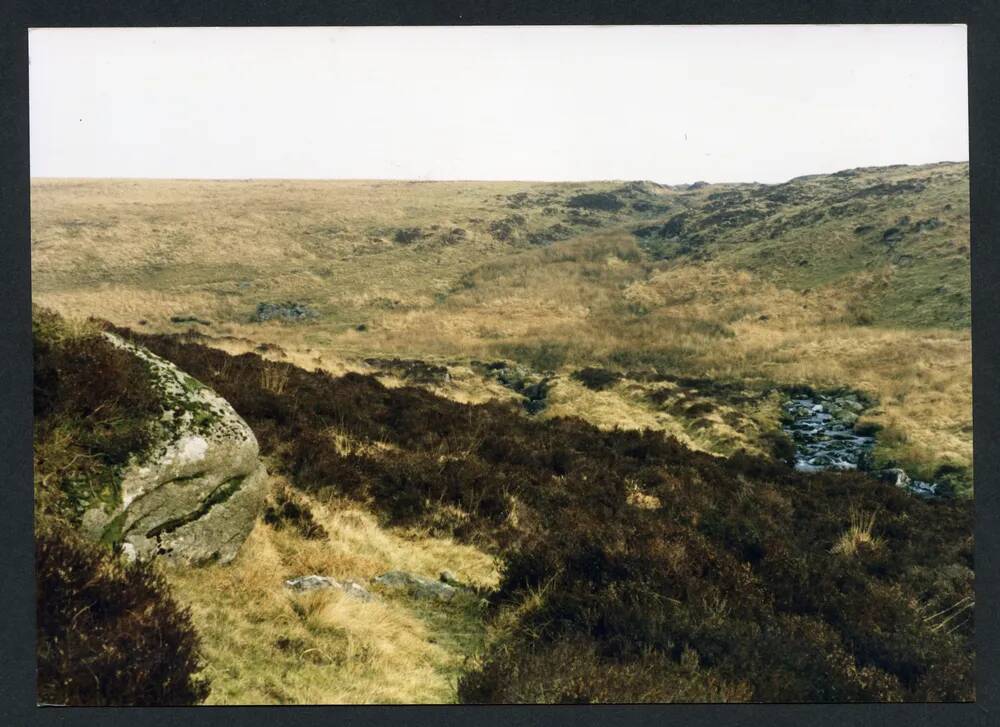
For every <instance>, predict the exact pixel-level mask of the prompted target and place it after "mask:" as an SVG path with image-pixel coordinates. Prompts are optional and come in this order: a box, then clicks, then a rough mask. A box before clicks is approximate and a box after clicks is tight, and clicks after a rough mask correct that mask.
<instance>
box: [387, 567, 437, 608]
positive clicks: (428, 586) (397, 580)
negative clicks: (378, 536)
mask: <svg viewBox="0 0 1000 727" xmlns="http://www.w3.org/2000/svg"><path fill="white" fill-rule="evenodd" d="M373 582H374V583H376V584H378V585H380V586H384V587H386V588H392V589H406V591H407V592H408V593H410V594H411V595H413V596H416V597H417V598H434V599H437V600H439V601H450V600H451V599H452V598H454V597H455V588H454V586H451V585H449V584H447V583H443V582H441V581H434V580H431V579H430V578H424V577H422V576H417V575H413V574H412V573H407V572H406V571H398V570H394V571H389V572H388V573H383V574H382V575H380V576H376V577H375V578H374V579H373Z"/></svg>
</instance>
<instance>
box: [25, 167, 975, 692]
mask: <svg viewBox="0 0 1000 727" xmlns="http://www.w3.org/2000/svg"><path fill="white" fill-rule="evenodd" d="M967 174H968V170H967V165H965V164H938V165H929V166H925V167H891V168H881V169H863V170H850V171H846V172H841V173H838V174H835V175H825V176H815V177H806V178H800V179H797V180H792V181H791V182H789V183H787V184H783V185H752V184H739V185H703V184H700V183H699V184H694V185H684V186H680V187H665V186H661V185H656V184H653V183H650V182H629V183H620V182H607V183H586V184H528V183H523V184H522V183H404V182H322V183H321V182H194V181H171V182H155V181H131V180H113V181H100V180H35V181H34V183H33V207H32V215H33V230H32V254H33V271H34V272H33V282H34V297H35V301H36V303H39V304H40V305H42V306H44V307H47V308H50V309H53V310H55V311H58V312H60V313H62V314H63V316H64V317H65V318H64V319H61V318H60V317H59V316H53V315H52V314H51V313H48V312H46V311H45V310H43V309H42V308H39V309H37V310H36V311H35V316H34V317H35V324H36V326H35V327H36V330H35V339H36V347H35V357H36V360H35V367H36V391H35V401H36V428H35V438H36V440H35V459H36V461H35V474H36V503H37V506H38V514H37V517H38V523H39V527H38V533H39V539H38V548H39V550H38V553H39V555H38V557H39V564H40V566H39V571H38V573H39V578H40V581H39V588H40V593H44V592H47V591H46V589H48V590H49V591H51V590H53V589H57V590H60V592H63V593H65V594H67V598H65V599H57V600H52V599H44V598H43V599H41V600H40V602H39V608H40V611H39V615H40V621H39V623H40V633H39V643H40V649H42V646H41V645H44V649H42V650H41V651H40V663H41V664H42V666H43V673H44V677H43V679H42V682H41V683H42V684H43V685H44V686H45V687H46V688H48V689H49V691H48V692H44V691H43V695H44V694H48V695H50V696H49V697H47V698H48V699H51V700H53V701H65V700H68V701H70V702H73V703H95V702H94V700H95V696H94V695H93V694H91V693H89V692H88V689H89V686H88V684H89V682H88V680H87V679H86V674H87V673H95V670H96V671H97V672H98V673H101V674H102V675H103V677H102V684H103V685H104V687H103V691H102V693H101V695H99V696H98V697H96V700H97V702H98V703H106V704H108V703H111V704H117V703H129V702H130V701H131V703H157V701H159V702H161V703H162V702H170V703H188V702H197V701H202V700H204V701H207V702H208V703H228V704H234V703H310V702H314V703H324V702H326V703H333V702H436V701H437V702H439V701H454V700H459V701H467V702H481V701H486V702H535V701H540V702H549V701H577V702H578V701H584V702H586V701H696V702H697V701H871V700H876V701H878V700H900V699H903V700H918V701H920V700H932V701H933V700H956V699H970V698H972V697H973V694H974V692H973V687H972V678H971V675H972V664H973V651H972V643H973V642H972V638H973V632H974V624H973V622H972V618H971V615H970V613H971V611H970V609H971V604H972V602H973V601H972V599H973V595H972V583H973V572H972V568H973V561H972V552H973V545H972V536H971V522H972V521H971V518H972V508H971V500H969V499H968V498H966V497H961V496H963V495H968V494H970V493H971V489H972V472H971V468H970V464H971V381H970V378H971V371H970V351H969V345H970V339H969V330H968V324H969V270H968V190H967V182H968V180H967ZM87 316H93V317H95V318H97V319H100V320H92V321H90V322H84V321H83V319H84V318H86V317H87ZM101 328H104V329H105V330H110V331H114V332H115V333H116V334H118V335H119V336H122V337H124V338H126V339H130V340H131V341H133V342H134V343H136V344H140V345H142V346H145V347H146V348H148V349H149V350H150V351H152V352H153V353H155V354H157V355H159V356H161V357H163V358H164V359H165V360H167V361H170V362H173V363H174V364H176V365H177V366H179V367H180V368H181V369H182V370H183V371H185V372H187V373H188V374H190V375H191V376H193V377H195V379H196V380H197V381H198V382H200V383H201V384H204V385H206V386H208V387H210V388H211V389H213V390H215V391H216V392H217V393H218V394H220V395H222V396H223V397H224V398H225V399H226V400H227V401H228V402H229V403H230V404H231V405H232V406H233V408H234V409H235V411H236V412H237V413H238V414H239V415H240V416H241V417H242V418H243V419H244V420H245V421H246V423H247V425H248V426H249V427H250V428H251V429H252V430H253V432H254V435H255V437H256V439H257V440H258V442H259V444H260V452H261V455H262V457H263V458H264V461H265V463H266V465H267V470H268V471H269V472H270V473H271V475H270V480H269V483H268V495H267V497H268V500H267V503H268V504H267V508H266V510H265V512H264V516H263V518H262V520H260V521H258V522H257V524H256V526H255V527H254V529H253V531H252V532H251V534H250V537H249V538H248V539H247V541H246V542H245V543H244V544H243V546H242V548H241V549H240V551H239V554H238V555H237V557H236V559H235V560H234V561H233V562H232V563H230V564H227V565H222V564H209V565H206V566H203V567H199V568H188V569H170V568H161V567H160V566H159V565H158V564H157V563H154V564H153V565H152V566H146V565H137V566H134V567H133V566H129V567H127V568H123V567H122V566H119V565H114V563H115V561H114V560H113V559H114V557H115V556H114V555H113V553H115V552H116V551H117V550H118V549H120V548H121V543H117V542H105V543H103V544H102V545H100V546H86V545H84V544H82V543H77V540H78V538H77V536H76V535H74V534H73V532H74V531H75V530H77V529H79V528H80V525H81V523H80V522H79V520H80V513H82V512H84V511H85V510H86V509H87V507H88V506H89V505H88V503H89V501H90V499H92V498H93V497H97V498H98V499H100V497H101V496H104V495H106V494H107V492H108V491H109V488H110V491H111V492H114V490H115V486H116V485H115V483H116V482H117V481H118V479H117V478H119V475H118V474H116V473H118V472H119V471H120V468H121V467H122V466H123V465H124V464H125V463H126V462H128V461H129V458H130V456H131V454H130V453H132V452H134V451H139V450H141V449H142V447H143V446H145V444H144V442H145V441H146V440H145V437H146V434H144V432H145V424H144V423H143V422H146V421H147V420H148V418H149V417H150V416H156V412H157V411H158V407H159V406H160V403H158V402H157V401H156V400H155V397H152V398H151V397H150V393H149V391H148V386H147V385H146V384H145V383H144V382H143V379H144V376H145V374H144V373H143V371H142V369H141V367H139V368H136V365H135V362H134V361H130V360H128V357H124V358H123V357H122V355H121V354H120V353H116V352H115V351H114V350H113V349H109V348H108V346H107V344H106V343H104V342H102V341H104V339H103V338H102V337H101V336H100V335H99V331H100V329H101ZM90 380H93V382H94V384H95V385H88V383H87V382H88V381H90ZM824 397H825V398H824ZM790 400H792V402H791V403H790ZM814 401H822V402H823V403H824V406H825V407H827V408H828V410H829V411H830V412H831V413H832V414H831V415H832V416H833V419H832V420H831V421H833V422H834V423H835V424H836V429H833V428H831V429H828V430H827V431H828V432H829V433H831V434H834V433H835V432H836V437H838V438H844V439H849V440H852V441H853V440H865V438H867V437H872V436H874V438H875V448H874V451H873V452H872V453H871V455H870V456H869V455H864V456H865V457H867V458H868V459H866V461H865V463H864V468H867V469H870V470H872V471H874V472H879V471H888V470H887V468H889V467H892V466H902V467H905V469H906V470H907V471H908V472H909V473H910V474H912V475H914V476H915V477H919V478H922V479H925V480H933V481H934V482H935V483H936V484H937V485H938V486H939V490H938V491H939V493H942V494H951V493H953V494H957V495H959V496H960V497H958V498H957V499H956V498H951V497H945V498H931V499H928V500H925V499H923V498H921V497H917V496H915V495H914V494H912V493H910V492H907V491H906V490H905V489H903V488H899V487H893V486H892V485H891V484H885V483H881V482H879V481H878V480H877V479H875V478H873V477H872V476H870V475H869V474H864V473H851V472H849V473H834V472H819V473H817V474H803V473H800V472H796V471H795V470H794V469H793V468H792V467H790V464H791V463H792V461H793V458H794V455H795V446H794V444H793V441H792V439H791V436H792V435H794V436H796V437H798V434H797V433H796V432H797V429H796V428H797V427H799V428H800V425H801V424H802V423H803V422H805V421H816V420H819V419H821V418H822V417H824V416H826V415H825V414H824V413H822V412H821V413H819V414H817V413H816V412H815V411H813V410H811V409H810V408H809V407H806V410H805V414H802V413H801V412H798V411H797V409H801V408H802V405H801V403H802V402H807V403H809V404H811V403H812V402H814ZM795 402H799V403H798V404H796V403H795ZM852 430H853V432H852ZM797 441H799V444H800V446H801V440H797ZM866 441H870V440H866ZM713 455H722V456H721V457H719V456H713ZM112 535H113V534H112ZM112 540H113V538H112ZM95 547H96V548H97V550H95V549H94V548H95ZM109 558H111V559H112V560H110V561H109V560H108V559H109ZM67 561H68V562H71V563H73V568H71V569H68V570H67V568H66V567H65V564H66V562H67ZM95 569H96V571H95V572H99V573H101V574H102V575H101V578H100V579H97V580H96V581H95V580H93V579H90V580H88V578H87V577H85V574H86V573H87V572H91V571H94V570H95ZM393 570H402V571H407V572H411V573H416V574H418V575H421V576H425V577H429V578H432V579H433V578H436V577H437V575H438V573H439V572H441V571H448V572H449V576H448V578H449V579H450V580H451V582H453V583H455V584H456V585H455V589H457V590H456V592H457V594H458V595H457V596H455V598H454V599H453V600H451V601H449V602H447V603H435V602H428V601H426V600H424V599H422V598H420V597H418V596H417V595H416V594H415V593H414V592H395V591H392V589H387V588H385V587H383V586H380V585H379V584H378V581H377V579H376V578H375V577H376V576H377V575H378V574H379V573H386V572H390V571H393ZM67 573H69V574H70V576H67ZM309 573H315V574H323V575H326V576H329V577H333V578H336V579H337V580H339V581H342V582H344V583H352V582H357V583H363V584H366V587H367V588H369V589H371V596H372V599H371V600H367V601H366V600H361V601H359V600H355V599H352V598H351V597H349V596H347V595H345V594H344V593H341V592H340V591H335V590H326V591H321V592H318V593H305V594H301V595H295V594H294V593H290V592H289V591H288V589H287V588H285V587H283V585H282V583H283V581H284V580H285V579H287V578H295V577H298V576H303V575H306V574H309ZM67 577H72V578H76V579H77V580H76V581H73V582H71V583H70V582H65V579H66V578H67ZM81 589H82V590H81ZM95 598H96V599H98V602H99V603H102V604H104V605H102V607H101V608H99V609H93V608H91V609H90V610H89V611H88V613H90V614H91V616H88V619H90V620H89V621H88V629H91V630H89V631H87V633H86V634H79V635H80V636H82V637H86V638H81V639H79V641H78V642H74V641H73V640H70V641H68V642H67V641H65V640H63V638H62V636H60V634H63V635H64V634H65V633H66V632H65V629H66V628H68V627H67V624H69V623H71V622H72V621H73V619H75V618H76V616H75V614H76V612H77V607H76V606H74V605H73V604H77V603H83V601H87V602H90V601H89V600H88V599H95ZM81 599H83V600H81ZM149 603H155V604H159V606H158V607H157V608H153V609H151V610H150V609H145V606H144V604H149ZM60 604H61V605H60ZM138 613H142V614H145V616H143V617H142V618H140V619H138V620H137V619H136V618H135V617H134V614H138ZM102 618H103V619H105V620H104V621H102V620H101V619H102ZM115 619H119V620H115ZM130 619H131V620H130ZM143 619H145V620H143ZM51 629H54V630H51ZM123 629H124V630H123ZM71 633H77V631H74V630H71ZM104 639H111V640H112V641H113V643H114V644H115V646H114V647H113V648H108V645H107V644H108V642H106V641H104ZM163 639H166V641H167V642H169V643H171V644H177V654H178V659H177V660H176V661H175V662H174V663H171V662H170V661H169V660H167V659H165V658H164V656H163V651H162V650H158V649H156V648H150V646H151V645H153V644H155V643H160V642H161V641H162V640H163ZM130 644H131V645H130ZM71 646H72V647H73V648H75V649H77V651H76V652H75V653H76V656H73V654H72V653H71V652H70V650H69V647H71ZM81 655H83V657H82V656H81ZM122 664H126V665H127V668H125V669H124V671H123V670H122V668H121V665H122ZM45 670H47V671H45ZM88 670H89V671H88ZM67 675H68V676H67ZM77 675H79V676H80V677H81V678H82V679H77V678H76V677H77Z"/></svg>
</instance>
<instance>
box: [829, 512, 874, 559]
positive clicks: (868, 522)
mask: <svg viewBox="0 0 1000 727" xmlns="http://www.w3.org/2000/svg"><path fill="white" fill-rule="evenodd" d="M875 515H876V513H874V512H869V513H866V512H864V511H863V510H852V511H851V525H850V527H849V528H848V529H847V530H846V531H845V532H844V534H843V535H841V536H840V537H839V538H838V539H837V542H836V543H834V544H833V547H832V548H831V549H830V552H831V553H836V554H838V555H843V556H846V557H852V556H855V555H857V554H858V553H859V552H860V551H862V550H866V549H867V550H878V549H879V548H881V547H882V541H881V540H880V539H879V538H878V537H876V536H874V535H872V530H873V529H874V527H875Z"/></svg>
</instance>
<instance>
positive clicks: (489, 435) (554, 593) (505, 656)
mask: <svg viewBox="0 0 1000 727" xmlns="http://www.w3.org/2000/svg"><path fill="white" fill-rule="evenodd" d="M119 333H121V334H122V335H131V336H133V338H134V340H136V341H139V342H141V343H142V344H144V345H146V346H148V347H150V348H151V349H152V350H153V351H155V352H156V353H158V354H159V355H162V356H164V357H166V358H168V359H170V360H172V361H174V362H175V363H177V364H178V365H179V366H181V367H182V368H183V369H184V370H186V371H188V372H190V373H192V374H193V375H195V376H196V377H197V378H198V379H199V380H201V381H203V382H205V383H206V384H208V385H210V386H212V387H213V388H214V389H216V390H217V391H218V392H219V393H221V394H222V395H224V396H225V397H226V398H227V399H228V400H229V401H230V402H231V403H232V404H233V406H234V407H235V408H236V409H237V411H239V412H240V414H241V415H242V416H243V417H244V418H245V419H246V420H247V422H248V423H249V424H250V425H251V427H252V428H253V429H254V432H255V434H256V436H257V438H258V440H259V441H260V444H261V451H262V452H263V453H264V454H266V455H267V456H268V457H270V458H271V463H272V467H273V468H274V469H275V470H277V471H278V472H279V473H280V474H281V475H282V476H284V477H286V478H287V479H288V481H289V482H290V483H291V484H292V485H293V486H294V487H295V488H298V489H299V490H301V491H304V492H307V493H309V497H310V498H311V500H312V501H313V502H320V503H325V504H324V505H323V506H322V507H321V508H317V512H318V513H319V514H318V515H317V516H316V519H317V520H318V522H319V523H320V524H322V525H323V526H324V530H325V534H324V535H322V536H320V537H319V538H316V539H314V540H311V541H308V542H307V541H305V540H303V539H302V538H300V537H294V536H293V537H290V536H289V535H288V534H286V532H285V531H280V530H279V531H272V530H270V529H267V528H262V529H261V532H260V533H258V534H257V535H256V536H255V538H253V539H252V540H251V542H250V544H249V545H248V546H247V548H246V550H245V551H244V553H243V554H242V556H241V560H240V561H239V562H238V563H237V565H236V566H235V569H228V568H216V569H209V570H205V571H199V572H193V573H188V574H180V575H179V576H177V577H176V578H175V580H174V583H175V584H176V587H177V588H178V593H179V594H181V596H182V600H183V601H184V602H186V603H192V604H194V610H195V623H196V625H198V626H199V627H200V629H201V635H202V638H203V639H205V641H206V649H207V652H206V653H207V654H208V661H209V664H210V673H211V678H212V680H213V684H216V685H217V686H216V687H215V689H217V690H218V691H213V696H212V697H211V699H212V700H213V701H236V700H239V699H240V698H248V696H249V698H251V699H252V700H253V701H284V700H288V701H298V700H302V699H310V698H313V699H315V698H317V697H318V696H319V697H326V698H330V697H331V696H334V695H335V696H336V698H337V699H350V700H355V699H362V700H365V699H369V698H371V699H388V700H395V699H400V698H406V695H409V697H410V698H411V699H413V698H414V697H413V695H414V694H417V693H418V687H419V685H423V691H422V692H419V693H420V694H421V697H422V698H427V699H431V700H434V699H442V698H450V697H446V696H445V695H446V694H447V695H451V696H452V697H454V696H457V698H459V699H461V700H463V701H469V702H480V701H488V702H536V701H537V702H563V701H572V702H590V701H599V702H609V701H610V702H631V701H659V702H673V701H696V702H699V701H737V702H739V701H782V702H795V701H895V700H914V701H938V700H964V699H969V698H971V696H972V694H973V691H972V677H971V675H972V664H973V653H972V643H973V641H972V635H973V631H974V627H973V623H972V620H971V616H970V615H969V607H968V604H969V603H970V600H971V599H972V590H971V589H972V578H973V575H972V570H971V568H972V552H973V549H972V534H971V524H972V509H971V503H970V502H969V501H967V500H938V501H931V502H926V501H923V500H921V499H920V498H916V497H913V496H912V495H909V494H907V493H906V492H904V491H902V490H900V489H898V488H896V487H894V486H891V485H886V484H879V483H876V482H873V481H872V480H871V479H870V478H868V477H866V476H864V475H861V474H858V473H829V472H824V473H820V474H817V475H813V476H806V475H803V474H800V473H796V472H794V471H792V470H791V469H790V468H789V467H788V466H787V465H784V464H782V463H780V462H775V461H772V460H768V459H763V458H755V457H749V456H746V455H744V454H737V455H735V456H733V457H730V458H728V459H723V458H718V457H714V456H711V455H708V454H704V453H698V452H695V451H692V450H690V449H688V448H686V447H685V446H683V445H682V444H681V443H679V442H678V441H677V440H676V439H673V438H671V437H667V436H664V435H662V434H661V433H658V432H652V431H646V432H642V433H640V432H634V431H632V432H629V431H622V430H615V431H603V430H601V429H598V428H597V427H594V426H592V425H590V424H588V423H586V422H584V421H582V420H580V419H575V418H555V419H549V420H544V419H539V418H533V417H530V416H526V415H525V414H524V413H523V411H522V410H521V408H520V407H518V406H514V405H512V404H511V403H499V402H495V401H491V402H487V403H484V404H474V405H473V404H463V403H458V402H455V401H451V400H449V399H446V398H443V397H440V396H437V395H435V394H432V393H429V392H428V391H426V390H424V389H422V388H419V387H414V386H402V387H396V388H389V387H386V386H384V385H383V384H381V383H379V381H378V380H377V379H375V378H374V377H371V376H363V375H359V374H355V373H350V374H347V375H345V376H343V377H331V376H329V375H328V374H326V373H324V372H307V371H304V370H302V369H300V368H297V367H295V366H293V365H291V364H282V363H274V362H270V361H267V360H266V359H264V358H262V357H261V356H259V355H257V354H252V353H250V354H244V355H240V356H236V357H232V356H230V355H228V354H226V353H224V352H222V351H218V350H216V349H213V348H210V347H206V346H203V345H200V344H197V343H190V342H186V341H184V340H183V339H182V338H181V337H178V336H164V335H158V336H150V335H141V334H130V333H129V332H127V331H124V330H121V329H119ZM587 380H589V381H591V382H592V379H589V378H588V379H587ZM278 382H280V385H279V384H278ZM359 508H364V509H369V510H370V511H372V512H374V513H376V514H377V516H378V522H379V525H380V527H378V528H376V527H375V520H374V518H372V519H369V518H368V517H367V516H365V515H364V514H363V513H359V512H358V509H359ZM386 533H389V535H387V534H386ZM407 534H408V535H407ZM404 535H405V536H406V538H405V539H406V542H405V543H404V542H403V540H402V536H404ZM456 541H457V542H456ZM461 543H464V544H465V545H464V546H462V545H459V544H461ZM469 546H474V547H475V548H476V549H475V550H474V549H472V548H470V547H469ZM463 547H464V548H465V550H464V552H463V550H462V548H463ZM483 551H485V552H487V553H491V554H494V555H495V556H496V557H497V562H498V565H499V582H498V583H497V582H496V581H494V580H493V576H492V568H491V567H490V566H489V561H488V559H486V558H485V557H484V556H483V555H482V552H483ZM390 564H393V565H397V564H399V565H404V564H405V567H408V568H412V569H416V570H420V571H423V572H425V573H432V572H433V569H434V568H435V567H449V568H451V567H456V566H457V567H459V568H462V569H463V570H461V571H457V572H459V574H460V577H461V579H462V580H465V581H466V582H467V583H470V584H472V585H478V586H480V588H481V589H482V590H481V593H482V595H483V596H486V597H487V599H488V608H487V609H486V610H485V612H484V611H482V610H480V609H479V608H478V606H476V602H475V601H474V600H472V601H470V602H468V605H467V606H466V607H461V602H459V604H458V606H457V608H459V610H458V612H457V613H448V612H447V611H445V610H442V609H432V612H433V611H436V613H437V618H438V620H437V621H436V622H435V621H434V620H433V619H429V618H428V616H429V614H424V615H422V616H421V615H416V616H415V615H414V614H413V612H412V611H409V612H408V611H407V610H406V609H407V608H412V604H406V603H405V602H403V603H399V602H395V601H392V600H387V601H386V602H385V604H384V608H385V609H388V610H383V604H382V603H379V604H377V605H378V608H376V609H371V610H368V611H366V610H365V607H366V604H351V603H349V602H347V601H345V600H344V599H338V598H337V597H336V596H333V597H330V598H328V599H323V600H320V601H319V602H318V603H317V604H315V608H312V607H311V606H310V607H309V608H307V609H306V611H304V612H302V613H300V612H299V611H297V610H296V609H294V608H291V607H290V606H289V605H288V604H287V602H286V597H285V596H284V595H283V594H280V593H279V592H278V588H279V587H278V585H277V579H276V576H277V575H279V574H287V573H300V572H305V571H309V572H314V571H319V572H329V573H334V574H336V575H337V576H338V577H344V576H347V575H351V576H354V577H359V576H360V577H366V576H367V575H369V574H370V573H374V572H377V571H378V570H379V569H380V568H382V567H386V566H387V565H390ZM394 609H397V610H394ZM303 613H304V614H305V615H303ZM297 614H298V615H297ZM371 618H376V621H377V622H378V623H381V624H382V625H381V626H379V627H377V628H373V627H372V625H371V621H370V620H369V619H371ZM484 618H485V622H486V631H485V634H484V633H483V631H482V623H483V619H484ZM241 619H246V620H247V621H248V622H249V623H244V621H243V620H241ZM407 632H409V633H410V634H411V638H409V639H403V638H402V634H404V633H407ZM282 639H284V641H283V640H282ZM289 639H292V640H294V643H295V644H298V647H296V648H297V649H299V651H298V652H296V653H297V654H299V656H298V657H296V656H295V655H294V654H290V653H284V654H282V653H278V652H280V651H281V650H282V647H281V644H285V643H287V642H288V640H289ZM352 643H353V644H355V645H358V644H361V643H367V644H368V650H367V651H359V650H358V648H357V646H355V647H353V648H352V647H351V644H352ZM310 649H318V650H319V651H318V653H317V652H313V651H309V653H310V654H312V656H311V657H309V658H308V659H305V658H304V657H305V652H306V651H308V650H310ZM459 655H462V656H464V657H468V660H467V661H466V660H464V659H460V658H458V657H459ZM297 658H298V660H297ZM303 659H304V662H308V663H304V662H303ZM276 664H280V667H278V668H277V670H276V668H275V665H276ZM323 665H325V666H326V667H332V669H333V671H326V670H324V669H323V668H317V667H321V666H323ZM276 672H277V673H276ZM442 675H444V676H445V679H444V680H442V678H441V677H442ZM397 676H398V679H399V680H398V681H397V680H396V677H397ZM354 678H358V679H360V680H361V681H360V682H354V681H352V680H353V679H354ZM448 678H452V679H455V678H457V695H456V692H452V691H448V690H443V687H445V686H446V685H447V684H448V683H449V682H448ZM333 679H342V680H344V681H342V682H338V681H330V680H333ZM317 680H319V681H317ZM379 680H381V681H379ZM322 683H325V684H327V686H326V687H322ZM380 684H381V685H382V686H379V685H380ZM452 684H454V682H452ZM223 685H224V686H223Z"/></svg>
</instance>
